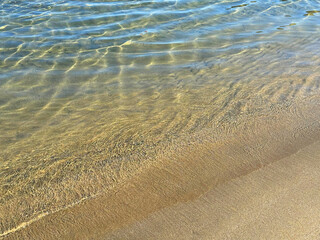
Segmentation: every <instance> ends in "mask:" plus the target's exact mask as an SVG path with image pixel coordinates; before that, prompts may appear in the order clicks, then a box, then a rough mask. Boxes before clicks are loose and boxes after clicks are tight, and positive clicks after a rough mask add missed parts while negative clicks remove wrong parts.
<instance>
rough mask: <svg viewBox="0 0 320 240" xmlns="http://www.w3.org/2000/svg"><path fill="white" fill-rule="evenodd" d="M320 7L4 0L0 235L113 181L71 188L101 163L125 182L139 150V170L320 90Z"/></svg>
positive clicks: (0, 21) (0, 6)
mask: <svg viewBox="0 0 320 240" xmlns="http://www.w3.org/2000/svg"><path fill="white" fill-rule="evenodd" d="M319 11H320V3H319V2H318V1H312V0H308V1H307V0H306V1H303V0H300V1H293V0H292V1H290V0H287V1H285V0H282V1H262V0H257V1H231V0H229V1H228V0H223V1H204V0H198V1H191V0H190V1H189V0H180V1H179V0H176V1H159V0H155V1H103V0H101V1H95V0H92V1H89V0H87V1H73V0H49V1H40V0H38V1H37V0H34V1H31V0H27V1H22V0H2V1H1V3H0V13H1V14H0V151H1V152H0V167H1V183H0V185H1V192H0V194H1V196H2V199H1V204H2V209H4V210H3V211H0V212H3V213H4V215H3V216H2V219H4V220H2V224H1V229H2V230H1V232H5V231H7V230H8V229H10V228H14V227H15V226H17V225H18V223H19V222H21V221H24V220H25V219H29V218H31V217H33V216H34V215H36V214H37V213H39V212H43V211H50V209H56V208H59V207H61V206H64V205H65V204H70V203H72V202H75V201H76V200H79V199H81V198H82V197H87V196H91V195H92V194H93V193H95V192H97V191H98V190H97V189H100V188H103V187H105V185H104V184H105V183H103V184H101V185H99V186H96V187H95V188H94V187H93V188H90V189H89V188H88V189H84V190H83V189H82V188H81V189H82V190H79V191H78V192H77V193H74V194H73V192H72V191H73V190H74V189H78V188H77V186H76V185H74V184H71V185H72V186H71V185H70V182H74V181H75V179H78V178H80V177H79V176H87V175H86V174H91V170H92V169H93V170H96V169H98V168H99V169H104V167H106V166H111V169H112V171H115V172H116V173H112V174H110V173H109V172H107V173H108V174H105V173H103V171H102V170H101V171H102V173H100V174H102V175H103V176H104V174H105V175H107V176H105V178H107V177H108V179H109V178H111V179H112V181H113V180H114V179H117V178H119V176H120V175H121V174H120V173H119V169H118V168H119V166H118V165H117V164H119V163H118V162H125V161H127V159H128V158H130V157H131V156H136V158H137V159H139V161H137V162H138V163H137V166H135V167H133V168H132V169H134V168H138V167H139V166H140V165H143V162H144V159H147V158H148V157H149V156H153V154H155V152H156V151H155V149H159V146H160V145H161V144H165V143H167V142H170V141H172V139H179V137H181V136H182V135H188V134H193V133H195V132H197V131H199V130H201V129H203V128H212V127H213V126H215V127H217V126H218V127H217V129H218V130H219V131H222V130H221V129H223V128H221V129H220V128H219V126H222V125H225V124H231V123H235V122H236V121H237V119H238V118H239V117H241V118H242V119H243V118H244V119H247V121H252V119H253V118H252V116H253V115H255V114H265V115H268V114H269V113H270V111H274V110H273V109H275V106H278V105H280V104H284V103H285V104H288V105H289V104H290V103H291V102H292V101H294V100H297V99H299V98H308V97H309V96H313V95H317V94H318V90H319V84H320V76H319V74H318V73H319V66H320V65H319V63H320V58H319V56H320V55H319V54H320V50H319V44H320V31H319V30H320V27H319V22H320V12H319ZM218 130H217V131H218ZM161 146H162V145H161ZM110 162H112V164H113V163H114V162H117V164H115V165H112V164H111V163H110ZM132 169H131V170H130V171H132V172H134V170H132ZM128 171H129V170H128ZM90 176H91V175H90ZM69 177H70V178H69ZM106 181H107V180H106ZM108 181H109V180H108ZM108 181H107V182H108ZM114 181H115V180H114ZM101 182H103V181H102V180H101ZM64 184H65V185H64ZM59 185H61V186H65V187H66V189H69V190H68V191H69V192H70V194H69V193H68V194H69V195H68V194H66V195H63V196H62V195H61V196H60V195H59V194H57V191H58V190H55V189H56V186H59ZM102 185H103V186H102ZM70 186H71V187H70ZM67 187H69V188H67ZM44 189H53V190H52V192H53V193H54V194H53V193H51V192H50V193H48V191H47V190H44ZM79 192H80V193H79ZM50 194H51V195H50ZM55 194H57V195H55ZM26 196H32V200H30V201H29V202H28V203H27V204H25V203H23V204H22V203H21V202H23V201H22V200H21V199H23V198H25V197H26ZM39 196H41V198H42V199H44V200H43V201H44V202H45V203H42V204H39V203H38V202H37V201H36V200H35V199H40V197H39ZM52 196H54V197H52ZM15 204H16V205H19V206H20V208H17V209H18V210H17V209H16V210H13V209H11V208H10V207H9V206H15ZM26 209H27V210H26ZM15 211H16V212H15ZM9 212H10V213H9ZM17 212H19V213H17ZM25 212H26V213H25Z"/></svg>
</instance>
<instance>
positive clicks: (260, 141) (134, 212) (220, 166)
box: [7, 99, 320, 239]
mask: <svg viewBox="0 0 320 240" xmlns="http://www.w3.org/2000/svg"><path fill="white" fill-rule="evenodd" d="M314 100H316V99H314ZM318 111H319V106H318V104H317V102H316V104H314V105H313V104H312V103H311V104H309V105H304V103H300V104H299V106H293V107H291V109H289V110H288V111H285V112H282V113H279V112H275V113H274V115H268V116H260V117H257V118H256V119H254V121H251V122H248V123H246V122H241V123H240V124H239V125H238V126H237V127H236V128H235V129H233V132H231V133H229V134H226V135H225V138H221V139H220V140H219V141H210V140H204V139H203V136H210V134H212V132H211V133H210V132H208V130H206V131H205V132H203V133H201V134H198V135H197V136H194V137H193V140H190V142H189V144H188V143H186V144H184V147H181V148H179V149H175V148H174V146H171V147H172V149H171V150H170V149H169V150H167V151H166V152H165V153H159V154H158V155H157V158H156V159H155V161H153V162H152V163H150V165H149V166H148V167H146V168H144V169H143V171H140V172H139V173H138V174H136V175H134V176H133V177H130V178H128V179H127V180H125V181H124V182H122V183H120V184H118V185H117V186H115V187H114V188H113V189H111V190H110V191H107V192H105V193H102V194H101V195H98V196H96V197H95V198H92V199H90V200H88V201H84V202H82V203H80V204H77V205H74V206H73V207H71V208H67V209H64V210H61V211H58V212H56V213H52V214H50V215H47V216H45V217H43V218H41V219H39V220H38V221H35V222H33V223H32V224H30V225H29V226H27V227H26V228H24V229H22V230H21V231H17V232H14V233H12V234H9V235H7V237H8V239H16V238H21V239H24V238H28V237H31V236H32V238H37V237H39V238H40V237H41V236H42V237H45V238H46V239H56V238H57V237H59V238H62V239H63V238H65V239H86V238H99V237H102V238H104V239H105V238H107V237H108V236H109V237H112V235H110V234H113V232H114V231H117V230H119V229H121V228H123V227H125V226H126V225H128V224H134V223H135V222H136V223H139V222H140V221H143V219H145V218H148V217H149V216H152V215H153V214H155V213H156V212H158V211H160V212H161V211H162V209H166V208H170V207H171V206H175V205H179V204H183V203H186V202H192V201H197V199H198V198H201V196H203V194H205V193H207V192H209V191H213V190H214V189H215V188H216V187H218V186H222V185H223V184H227V183H228V182H229V181H233V179H237V178H241V177H242V176H245V175H248V174H251V173H252V172H255V171H257V170H258V169H261V168H262V169H263V168H265V166H267V165H269V164H272V163H274V162H277V161H281V159H284V158H286V157H288V156H290V155H292V154H294V153H296V152H297V151H298V150H299V149H302V148H304V147H306V146H308V145H310V144H312V143H314V142H316V141H318V140H319V133H320V122H319V121H318V118H317V116H318V115H317V114H318ZM293 116H299V119H298V120H299V121H297V119H294V118H292V117H293ZM308 121H309V122H308ZM301 124H302V125H301ZM211 131H214V129H211ZM124 232H125V231H124ZM119 234H120V233H119Z"/></svg>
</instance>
